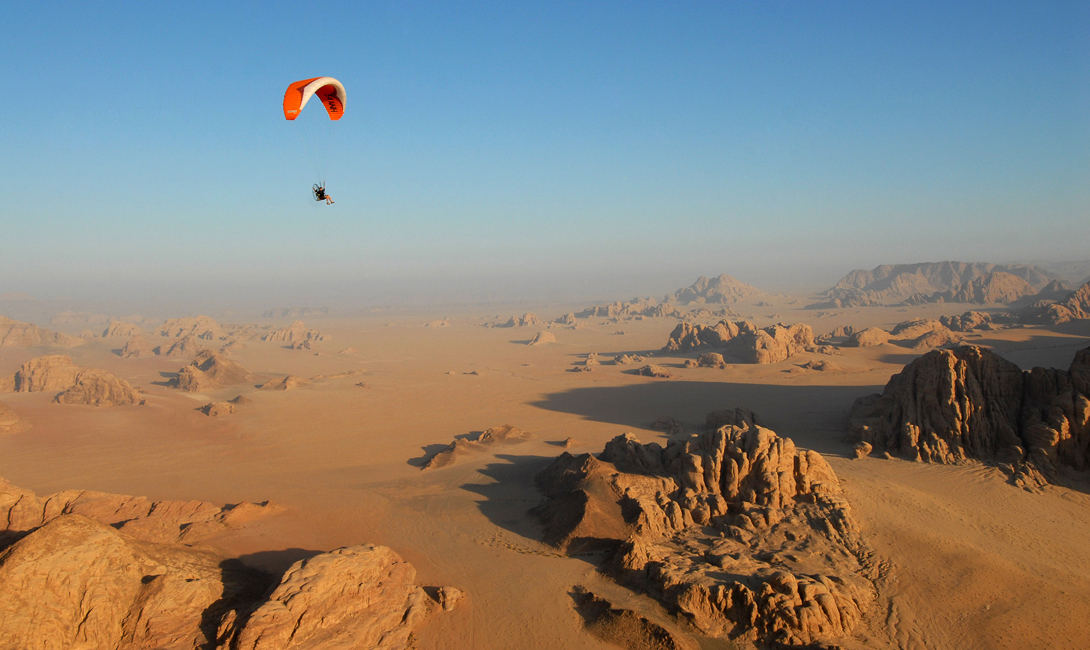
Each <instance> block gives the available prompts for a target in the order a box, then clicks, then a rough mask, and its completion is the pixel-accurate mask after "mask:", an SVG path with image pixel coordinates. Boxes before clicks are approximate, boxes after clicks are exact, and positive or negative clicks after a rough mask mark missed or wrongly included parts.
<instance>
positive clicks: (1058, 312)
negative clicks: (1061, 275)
mask: <svg viewBox="0 0 1090 650" xmlns="http://www.w3.org/2000/svg"><path fill="white" fill-rule="evenodd" d="M1018 316H1019V318H1020V319H1021V320H1022V321H1024V322H1027V323H1049V324H1052V325H1060V324H1063V323H1068V322H1070V321H1073V320H1085V319H1088V318H1090V282H1087V283H1086V284H1084V285H1082V286H1081V287H1079V288H1078V289H1076V290H1075V291H1072V292H1071V293H1070V294H1068V295H1067V297H1066V298H1064V299H1063V300H1061V301H1059V302H1055V303H1053V302H1049V301H1044V302H1041V303H1035V304H1033V305H1032V306H1030V307H1027V308H1025V309H1023V310H1020V311H1019V312H1018Z"/></svg>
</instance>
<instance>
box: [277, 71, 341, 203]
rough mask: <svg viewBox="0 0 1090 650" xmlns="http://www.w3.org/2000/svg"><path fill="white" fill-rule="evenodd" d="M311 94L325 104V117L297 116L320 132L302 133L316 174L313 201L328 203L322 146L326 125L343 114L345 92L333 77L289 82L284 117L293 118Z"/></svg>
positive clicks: (307, 126) (325, 139) (312, 128)
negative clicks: (316, 171) (314, 165)
mask: <svg viewBox="0 0 1090 650" xmlns="http://www.w3.org/2000/svg"><path fill="white" fill-rule="evenodd" d="M312 97H317V98H318V101H320V102H321V103H322V107H323V108H325V111H326V113H327V114H328V115H329V121H326V120H324V119H322V118H321V116H320V115H308V116H305V117H304V118H303V119H301V120H300V122H301V123H303V125H304V127H306V128H308V129H310V130H314V131H319V132H321V133H314V134H310V135H304V136H303V138H304V143H305V144H306V146H307V148H308V149H310V150H311V158H312V159H313V160H314V162H315V164H316V167H317V168H318V174H319V176H320V182H318V183H315V184H314V186H313V188H312V194H313V195H314V200H315V201H319V202H321V201H325V202H326V205H331V204H332V203H333V199H332V198H330V196H329V195H328V194H326V190H325V149H326V148H327V147H328V140H329V139H330V138H329V128H328V127H329V125H330V123H331V122H335V121H337V120H339V119H341V117H343V116H344V107H345V103H346V101H347V93H346V92H345V90H344V85H343V84H341V82H339V81H337V80H336V79H334V78H333V77H314V78H313V79H303V80H302V81H296V82H294V83H292V84H291V85H289V86H288V89H287V90H286V91H285V92H284V119H286V120H288V121H295V119H296V118H297V117H299V116H300V114H301V113H302V112H303V109H304V108H305V107H306V105H307V103H308V102H309V101H310V100H311V98H312ZM314 110H316V109H313V108H312V109H311V111H314ZM310 118H313V119H310ZM317 122H324V123H325V124H324V125H322V124H318V123H317Z"/></svg>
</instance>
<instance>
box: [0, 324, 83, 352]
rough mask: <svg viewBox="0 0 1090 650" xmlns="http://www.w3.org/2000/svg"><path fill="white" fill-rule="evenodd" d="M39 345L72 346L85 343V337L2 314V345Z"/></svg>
mask: <svg viewBox="0 0 1090 650" xmlns="http://www.w3.org/2000/svg"><path fill="white" fill-rule="evenodd" d="M39 345H56V346H61V347H69V348H70V347H75V346H77V345H83V339H79V338H76V337H74V336H68V335H65V334H61V333H60V332H51V331H49V330H47V329H43V328H41V327H38V326H37V325H31V324H30V323H21V322H19V321H17V320H11V319H10V318H5V317H4V316H0V347H14V348H33V347H36V346H39Z"/></svg>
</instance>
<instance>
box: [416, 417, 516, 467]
mask: <svg viewBox="0 0 1090 650" xmlns="http://www.w3.org/2000/svg"><path fill="white" fill-rule="evenodd" d="M532 437H533V436H531V435H530V434H529V433H527V432H526V431H523V430H522V429H519V428H518V427H513V426H511V425H510V424H505V425H503V426H502V427H492V428H491V429H486V430H484V431H482V432H481V433H479V434H469V435H466V436H460V437H458V438H455V439H454V442H452V443H450V444H449V445H447V447H446V449H443V450H442V451H440V452H439V453H437V454H435V455H434V456H432V457H431V458H429V459H428V460H427V462H426V463H424V466H423V467H422V469H438V468H440V467H446V466H447V465H453V464H454V463H456V462H458V460H459V459H461V458H462V457H463V456H465V455H466V454H469V453H473V452H479V451H483V450H484V449H485V447H484V445H492V444H496V443H502V444H509V443H517V442H522V441H524V440H529V439H530V438H532Z"/></svg>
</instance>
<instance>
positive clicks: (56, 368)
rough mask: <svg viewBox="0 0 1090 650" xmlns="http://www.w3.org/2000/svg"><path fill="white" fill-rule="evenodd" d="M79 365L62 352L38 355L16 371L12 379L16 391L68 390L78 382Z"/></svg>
mask: <svg viewBox="0 0 1090 650" xmlns="http://www.w3.org/2000/svg"><path fill="white" fill-rule="evenodd" d="M79 372H80V368H79V366H77V365H76V364H74V363H72V358H71V357H67V356H64V355H62V354H53V355H49V356H45V357H37V358H34V359H31V360H30V361H27V362H26V363H24V364H23V365H22V367H21V368H19V370H18V371H16V373H15V376H14V378H13V381H12V385H13V389H12V390H14V391H15V392H16V393H37V392H42V391H60V390H68V389H69V388H71V387H72V386H73V385H74V384H75V383H76V375H78V374H79Z"/></svg>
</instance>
